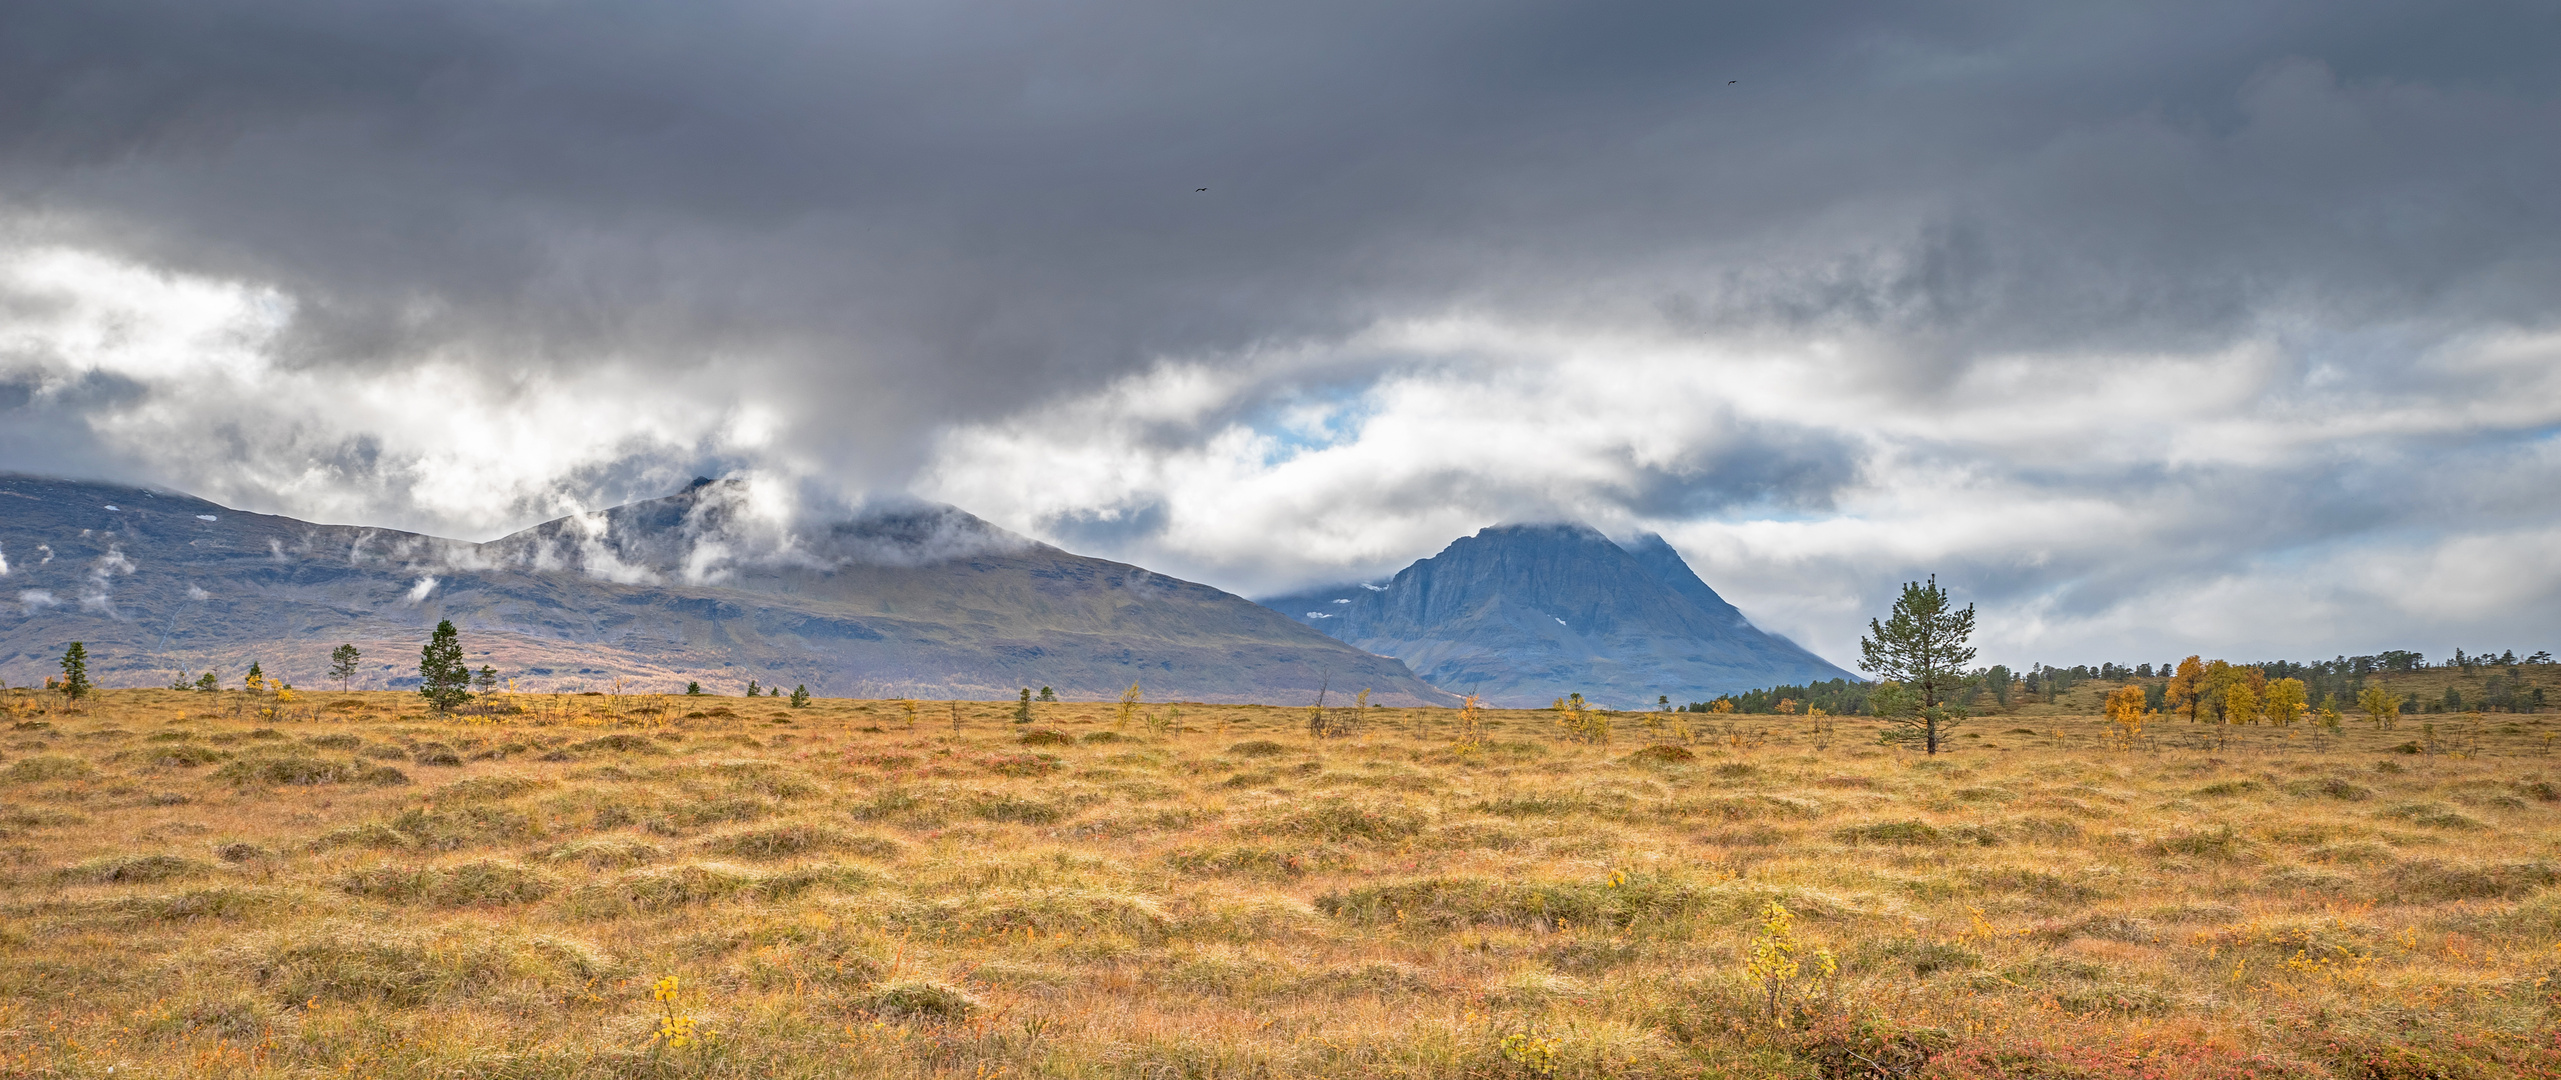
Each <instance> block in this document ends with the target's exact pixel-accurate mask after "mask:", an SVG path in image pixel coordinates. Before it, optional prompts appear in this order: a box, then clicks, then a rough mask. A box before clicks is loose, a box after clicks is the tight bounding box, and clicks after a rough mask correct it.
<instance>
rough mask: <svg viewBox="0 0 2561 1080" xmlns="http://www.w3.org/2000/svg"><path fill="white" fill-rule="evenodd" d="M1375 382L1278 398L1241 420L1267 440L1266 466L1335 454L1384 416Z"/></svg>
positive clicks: (1336, 385)
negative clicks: (1324, 452)
mask: <svg viewBox="0 0 2561 1080" xmlns="http://www.w3.org/2000/svg"><path fill="white" fill-rule="evenodd" d="M1375 385H1376V384H1375V383H1371V382H1359V383H1324V384H1318V385H1314V386H1302V387H1298V388H1296V389H1295V390H1293V391H1291V392H1290V393H1288V394H1287V395H1285V396H1276V397H1274V398H1272V399H1270V400H1268V401H1266V402H1264V403H1263V404H1262V406H1261V407H1259V408H1256V409H1254V410H1252V411H1251V412H1248V413H1247V414H1245V415H1244V416H1243V417H1242V418H1241V419H1242V421H1243V423H1244V424H1245V426H1246V427H1248V428H1251V429H1252V430H1253V431H1254V433H1255V434H1256V435H1259V436H1261V437H1262V438H1263V440H1264V442H1263V447H1264V449H1263V462H1262V463H1263V465H1264V466H1265V467H1270V466H1274V465H1279V464H1281V463H1283V462H1286V461H1289V460H1291V459H1293V458H1296V457H1298V456H1299V455H1301V454H1307V453H1313V452H1315V451H1319V450H1329V449H1332V448H1334V447H1337V446H1342V445H1345V444H1347V443H1351V442H1355V441H1357V440H1359V438H1360V436H1361V431H1362V429H1363V428H1364V427H1366V426H1367V425H1368V423H1369V421H1370V419H1371V418H1372V417H1375V416H1376V415H1378V403H1377V401H1376V400H1375V399H1373V398H1372V397H1371V396H1370V391H1371V389H1372V388H1373V387H1374V386H1375Z"/></svg>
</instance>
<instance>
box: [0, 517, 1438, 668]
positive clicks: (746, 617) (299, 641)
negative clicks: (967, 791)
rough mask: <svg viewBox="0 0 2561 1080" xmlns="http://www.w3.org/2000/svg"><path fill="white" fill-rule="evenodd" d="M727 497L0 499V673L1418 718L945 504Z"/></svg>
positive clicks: (1301, 647)
mask: <svg viewBox="0 0 2561 1080" xmlns="http://www.w3.org/2000/svg"><path fill="white" fill-rule="evenodd" d="M755 510H756V507H755V506H754V505H753V503H752V502H751V501H750V500H748V499H747V498H746V497H745V495H744V493H743V491H742V489H740V488H739V487H738V486H736V485H734V484H728V483H715V482H711V481H702V482H698V483H696V484H695V485H693V486H692V487H689V488H687V489H686V490H685V491H683V492H680V493H678V494H676V495H674V496H671V497H669V498H665V499H654V500H649V501H647V502H642V503H636V504H632V505H630V506H624V507H617V508H615V509H613V510H610V511H605V512H602V513H598V514H587V515H579V516H577V517H572V518H563V519H560V520H557V521H552V522H546V523H544V524H542V525H538V526H535V527H533V528H531V529H527V530H524V531H523V532H519V533H516V534H514V535H511V536H507V537H503V538H501V539H499V540H495V541H492V542H490V543H487V544H473V543H468V542H464V541H456V540H445V539H440V538H436V537H429V536H421V535H417V534H414V533H403V532H397V531H392V530H382V529H369V528H361V527H354V526H341V525H318V524H313V523H310V522H304V521H297V520H294V519H291V518H283V517H271V516H267V515H260V514H248V513H241V512H238V511H233V510H230V509H227V508H225V507H221V506H217V505H214V504H212V503H208V502H205V501H203V500H201V499H195V498H192V497H189V496H184V495H178V494H174V493H168V492H154V491H145V490H143V489H139V488H131V487H124V486H119V485H108V484H92V483H80V482H72V481H62V480H48V479H40V478H33V477H17V476H11V477H0V560H5V569H0V677H5V678H7V679H8V680H9V681H11V682H12V683H25V682H29V681H36V680H40V679H41V677H42V676H43V675H46V674H50V673H52V672H53V670H54V667H53V661H54V660H55V658H57V657H58V656H59V655H60V653H61V650H62V647H63V644H64V643H65V642H67V641H71V640H75V639H76V640H82V641H85V642H87V643H88V648H89V652H90V655H91V656H92V657H93V658H94V659H93V660H92V670H93V672H95V673H96V674H97V675H98V676H99V677H100V679H101V681H102V682H112V683H114V684H120V685H129V684H136V683H166V682H167V681H168V680H169V679H170V678H172V677H174V676H175V675H177V674H180V673H182V672H186V673H192V672H197V671H202V670H204V669H206V668H208V667H211V668H215V669H218V670H220V671H221V672H223V675H224V679H225V681H226V682H227V683H230V684H232V685H237V682H238V679H239V676H240V674H241V672H242V671H243V670H245V669H246V668H247V666H248V664H249V662H250V661H252V660H257V661H259V662H261V663H263V664H264V665H265V667H266V669H267V671H268V672H269V673H271V674H280V675H282V676H283V677H286V678H289V679H291V680H293V681H294V682H296V683H299V684H302V685H304V686H306V687H308V686H313V685H317V684H319V683H320V682H321V681H322V678H321V674H322V671H323V670H324V669H325V668H326V666H327V661H326V656H327V653H328V651H329V650H330V649H331V648H334V647H335V646H336V645H338V644H339V643H341V642H352V643H354V644H355V645H357V647H358V648H360V649H362V650H363V651H364V653H365V657H366V664H365V667H364V673H363V675H362V676H360V679H359V685H372V686H383V685H408V684H410V683H411V682H413V681H414V675H415V671H416V665H417V650H418V648H419V646H420V644H422V643H423V642H424V641H425V638H426V631H427V629H428V628H429V627H432V626H433V625H434V624H435V623H436V621H437V620H439V619H445V618H450V619H452V620H454V622H455V624H456V625H457V626H459V627H461V628H462V629H463V632H464V635H463V636H464V643H465V645H466V648H467V649H468V650H469V651H470V657H469V660H470V663H471V664H472V665H473V666H474V667H477V666H479V665H481V664H483V663H488V664H490V665H491V666H493V667H495V668H497V669H498V670H499V671H501V672H502V673H503V674H506V675H508V676H510V677H514V678H517V679H518V680H519V685H520V686H526V687H528V688H544V689H550V688H568V687H579V686H585V687H596V688H603V687H605V686H607V685H609V684H610V683H612V682H613V680H614V679H615V678H617V677H620V678H623V679H625V680H627V681H628V682H629V684H630V685H632V686H634V687H638V688H645V689H651V690H662V689H665V688H667V687H668V686H670V685H677V686H680V685H681V684H682V682H683V681H685V680H692V679H699V680H701V681H702V682H703V683H704V684H705V686H706V687H707V688H711V689H715V690H718V691H720V692H727V693H735V692H736V691H737V689H738V688H740V687H743V686H745V685H746V683H747V681H748V680H749V679H756V680H759V681H761V682H764V683H766V684H768V685H781V686H792V685H797V684H801V683H806V684H808V686H809V687H810V689H811V690H812V691H813V692H815V693H819V694H826V695H852V696H866V697H900V696H913V697H967V698H978V699H988V698H1010V697H1012V696H1013V695H1014V693H1015V691H1016V689H1017V688H1018V687H1022V686H1034V687H1037V686H1043V685H1047V686H1052V687H1056V688H1057V689H1058V691H1059V692H1060V693H1061V694H1062V695H1065V696H1069V697H1086V698H1101V697H1117V696H1118V695H1119V694H1120V693H1121V691H1122V690H1124V689H1126V688H1127V687H1128V686H1129V684H1130V683H1131V682H1133V681H1134V682H1137V683H1139V684H1140V685H1141V687H1142V690H1143V692H1144V693H1145V694H1146V696H1147V697H1148V698H1149V699H1151V700H1159V701H1162V700H1176V699H1188V700H1223V701H1271V702H1292V703H1294V702H1297V701H1300V700H1303V699H1306V698H1311V697H1313V696H1314V694H1315V691H1316V689H1317V687H1318V685H1319V684H1320V682H1322V681H1323V680H1325V679H1326V678H1327V677H1328V676H1331V677H1332V679H1333V680H1334V682H1335V684H1336V685H1343V684H1345V683H1347V682H1356V683H1359V684H1361V685H1366V686H1373V687H1375V688H1377V691H1378V695H1377V696H1378V697H1379V698H1380V699H1381V700H1382V701H1393V702H1398V703H1407V704H1422V703H1435V704H1437V703H1441V702H1444V701H1446V700H1447V696H1446V695H1443V694H1441V693H1439V692H1437V691H1435V690H1433V689H1432V688H1431V687H1429V686H1427V685H1425V684H1424V683H1423V682H1422V681H1420V680H1418V679H1416V678H1415V677H1414V675H1413V673H1412V672H1411V671H1408V670H1407V669H1406V668H1405V666H1404V665H1403V664H1401V663H1399V662H1397V661H1395V660H1393V659H1388V658H1385V657H1380V656H1375V655H1371V654H1369V653H1365V652H1362V651H1360V650H1357V649H1354V648H1350V647H1346V646H1345V645H1344V644H1343V643H1341V642H1338V641H1335V640H1333V639H1330V638H1328V637H1326V636H1324V635H1322V634H1317V633H1312V632H1309V631H1307V630H1306V629H1304V628H1302V627H1300V626H1298V625H1295V624H1294V623H1293V622H1292V620H1289V619H1287V618H1284V617H1282V616H1280V615H1277V614H1275V613H1273V612H1270V611H1268V610H1266V609H1264V608H1261V607H1258V606H1256V605H1254V604H1252V603H1250V602H1248V601H1246V600H1244V599H1243V598H1240V597H1236V596H1233V595H1230V594H1228V593H1224V592H1220V591H1219V590H1216V589H1213V588H1210V587H1208V586H1205V585H1199V584H1195V583H1193V582H1188V581H1181V580H1178V579H1175V578H1169V577H1165V576H1163V575H1160V574H1154V573H1150V572H1149V571H1147V570H1144V569H1141V568H1139V567H1135V566H1129V565H1125V564H1122V563H1114V562H1108V561H1105V560H1101V559H1092V558H1086V557H1084V556H1079V555H1073V554H1070V553H1067V552H1064V551H1060V550H1058V549H1057V548H1053V547H1049V546H1047V545H1044V544H1037V543H1033V542H1031V541H1028V540H1025V539H1023V538H1021V537H1018V536H1015V535H1013V534H1011V533H1007V532H1005V531H1004V530H1002V529H998V528H996V527H995V526H992V525H989V524H988V523H986V522H984V521H981V520H979V519H978V518H976V517H972V516H971V515H969V514H966V513H964V512H962V511H959V510H956V509H953V508H951V507H946V506H928V505H917V506H909V507H898V508H891V509H886V510H879V511H874V512H870V513H866V514H864V515H862V516H860V517H859V518H858V519H857V520H854V521H847V522H839V523H835V524H833V525H831V526H828V527H826V528H823V529H819V530H814V531H803V530H794V529H790V528H785V527H784V526H783V525H781V524H780V523H778V522H772V521H767V520H764V519H762V518H759V517H758V516H757V515H756V513H755Z"/></svg>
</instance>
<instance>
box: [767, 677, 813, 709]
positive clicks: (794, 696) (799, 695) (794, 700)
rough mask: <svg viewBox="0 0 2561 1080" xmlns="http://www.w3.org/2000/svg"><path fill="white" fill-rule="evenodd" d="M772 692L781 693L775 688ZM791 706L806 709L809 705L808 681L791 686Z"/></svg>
mask: <svg viewBox="0 0 2561 1080" xmlns="http://www.w3.org/2000/svg"><path fill="white" fill-rule="evenodd" d="M774 692H775V693H777V694H779V693H782V691H781V690H780V689H776V690H775V691H774ZM791 707H792V708H795V709H806V708H808V707H809V684H808V683H802V684H800V685H798V686H795V687H792V688H791Z"/></svg>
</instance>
